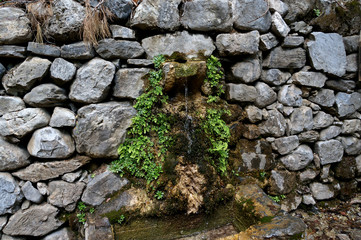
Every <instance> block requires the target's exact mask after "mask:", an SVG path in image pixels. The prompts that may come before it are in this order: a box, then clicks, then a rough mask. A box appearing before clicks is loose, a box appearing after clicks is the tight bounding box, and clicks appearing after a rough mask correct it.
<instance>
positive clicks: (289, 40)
mask: <svg viewBox="0 0 361 240" xmlns="http://www.w3.org/2000/svg"><path fill="white" fill-rule="evenodd" d="M304 41H305V38H304V37H302V36H287V37H286V38H285V39H284V40H283V43H282V47H287V48H294V47H298V46H300V45H301V44H303V42H304Z"/></svg>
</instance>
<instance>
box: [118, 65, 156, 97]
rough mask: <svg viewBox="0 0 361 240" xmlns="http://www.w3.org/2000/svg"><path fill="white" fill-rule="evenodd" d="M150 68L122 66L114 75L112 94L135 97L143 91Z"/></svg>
mask: <svg viewBox="0 0 361 240" xmlns="http://www.w3.org/2000/svg"><path fill="white" fill-rule="evenodd" d="M149 71H150V68H122V69H119V70H118V72H117V73H116V75H115V85H114V88H113V96H114V97H117V98H131V99H136V98H137V97H139V96H140V95H141V94H142V93H143V88H144V83H145V81H146V77H147V74H148V73H149Z"/></svg>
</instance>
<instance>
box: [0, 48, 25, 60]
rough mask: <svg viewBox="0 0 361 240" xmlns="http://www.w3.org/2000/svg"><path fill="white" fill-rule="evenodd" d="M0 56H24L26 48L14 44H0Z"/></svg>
mask: <svg viewBox="0 0 361 240" xmlns="http://www.w3.org/2000/svg"><path fill="white" fill-rule="evenodd" d="M0 57H2V58H26V48H25V47H21V46H16V45H2V46H0Z"/></svg>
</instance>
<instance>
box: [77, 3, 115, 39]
mask: <svg viewBox="0 0 361 240" xmlns="http://www.w3.org/2000/svg"><path fill="white" fill-rule="evenodd" d="M103 3H104V0H103V1H101V2H100V3H99V4H98V5H97V6H96V7H95V8H92V7H91V6H90V3H89V0H86V2H85V7H86V8H85V12H86V15H85V18H84V22H83V31H82V35H83V41H84V42H88V43H92V44H94V45H97V44H98V40H99V39H103V38H107V37H110V35H111V33H110V30H109V24H108V19H110V20H111V19H112V18H113V17H114V15H113V14H112V13H111V12H110V11H109V9H108V8H107V7H105V6H104V5H103Z"/></svg>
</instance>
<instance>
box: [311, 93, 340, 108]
mask: <svg viewBox="0 0 361 240" xmlns="http://www.w3.org/2000/svg"><path fill="white" fill-rule="evenodd" d="M308 99H309V100H310V101H311V102H314V103H316V104H318V105H320V106H322V107H332V106H333V104H334V103H335V94H334V91H333V90H330V89H321V90H319V91H317V94H315V95H313V96H311V97H309V98H308Z"/></svg>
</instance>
